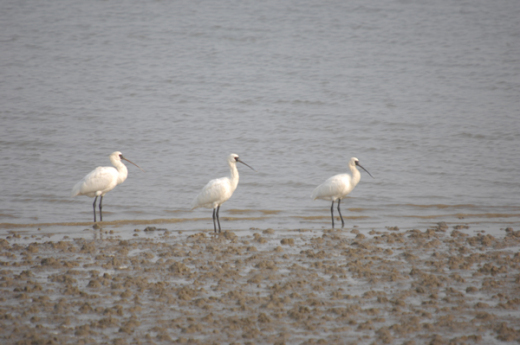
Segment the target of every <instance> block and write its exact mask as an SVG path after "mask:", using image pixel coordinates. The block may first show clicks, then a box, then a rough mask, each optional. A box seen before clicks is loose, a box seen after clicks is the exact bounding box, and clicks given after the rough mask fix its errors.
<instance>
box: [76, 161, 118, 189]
mask: <svg viewBox="0 0 520 345" xmlns="http://www.w3.org/2000/svg"><path fill="white" fill-rule="evenodd" d="M117 176H118V173H117V170H116V169H115V168H113V167H97V168H96V169H94V170H92V171H91V172H90V173H88V174H87V176H85V177H84V178H83V179H82V180H81V181H79V182H78V183H76V185H75V186H74V188H72V196H76V195H88V196H95V194H96V192H108V191H110V190H112V189H114V187H115V186H117Z"/></svg>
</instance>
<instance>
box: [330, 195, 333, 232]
mask: <svg viewBox="0 0 520 345" xmlns="http://www.w3.org/2000/svg"><path fill="white" fill-rule="evenodd" d="M330 218H332V228H333V229H334V200H332V205H331V206H330Z"/></svg>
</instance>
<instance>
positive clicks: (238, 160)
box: [237, 158, 256, 171]
mask: <svg viewBox="0 0 520 345" xmlns="http://www.w3.org/2000/svg"><path fill="white" fill-rule="evenodd" d="M237 162H240V163H242V164H244V165H245V166H247V167H249V168H250V169H251V170H253V171H256V170H255V169H253V167H251V166H249V165H247V164H246V163H244V162H243V161H241V160H240V159H238V158H237Z"/></svg>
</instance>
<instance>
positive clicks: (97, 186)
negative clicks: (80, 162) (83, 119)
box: [71, 151, 144, 223]
mask: <svg viewBox="0 0 520 345" xmlns="http://www.w3.org/2000/svg"><path fill="white" fill-rule="evenodd" d="M109 157H110V162H112V165H113V166H114V167H115V168H114V167H97V168H96V169H94V170H92V171H91V172H90V173H88V174H87V176H85V177H84V178H83V179H82V180H81V181H79V182H78V183H76V185H75V186H74V188H72V193H71V196H72V197H75V196H77V195H86V196H88V197H91V198H94V197H95V199H94V203H93V204H92V207H93V208H94V223H95V222H96V201H97V198H98V196H101V198H100V200H99V219H100V221H103V212H102V208H103V206H102V204H103V197H104V196H105V194H106V193H108V192H110V191H111V190H112V189H114V188H115V187H116V186H117V185H118V184H120V183H123V182H125V180H126V177H127V176H128V169H127V168H126V165H124V164H123V162H121V160H125V161H127V162H129V163H132V164H133V165H135V166H136V167H138V168H139V169H141V167H139V166H138V165H137V164H135V163H133V162H130V161H129V160H128V159H126V158H125V157H123V154H122V153H121V152H119V151H116V152H114V153H112V154H111V155H110V156H109ZM141 171H144V170H143V169H141Z"/></svg>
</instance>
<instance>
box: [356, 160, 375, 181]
mask: <svg viewBox="0 0 520 345" xmlns="http://www.w3.org/2000/svg"><path fill="white" fill-rule="evenodd" d="M357 166H358V167H360V168H361V169H363V170H365V171H366V172H367V174H369V175H370V177H372V178H374V176H372V174H371V173H369V172H368V170H367V169H365V168H363V167H362V166H361V164H359V163H357Z"/></svg>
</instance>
